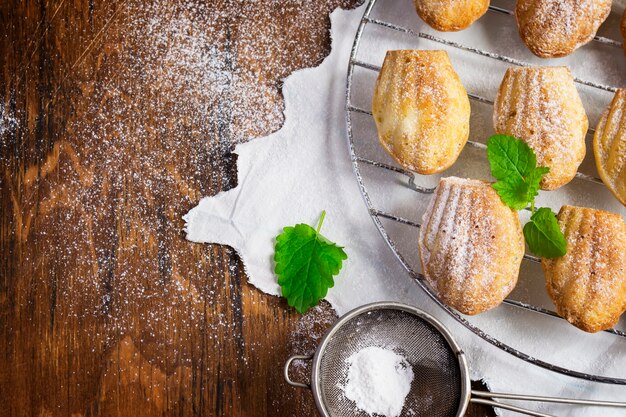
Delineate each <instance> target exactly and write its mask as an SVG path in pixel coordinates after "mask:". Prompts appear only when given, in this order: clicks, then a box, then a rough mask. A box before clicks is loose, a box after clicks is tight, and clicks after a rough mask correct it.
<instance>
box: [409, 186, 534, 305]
mask: <svg viewBox="0 0 626 417" xmlns="http://www.w3.org/2000/svg"><path fill="white" fill-rule="evenodd" d="M418 246H419V252H420V257H421V261H422V271H423V273H424V276H425V277H426V280H427V281H428V282H429V283H430V285H431V286H432V288H433V290H434V291H435V293H436V294H437V295H438V296H439V298H441V300H443V302H445V303H446V304H448V305H450V306H452V307H454V308H455V309H457V310H459V311H460V312H461V313H464V314H478V313H482V312H483V311H486V310H489V309H490V308H493V307H495V306H497V305H499V304H500V303H501V302H502V301H503V300H504V299H505V298H506V296H507V295H508V294H509V293H510V292H511V291H512V290H513V288H514V287H515V284H516V283H517V276H518V273H519V268H520V263H521V261H522V258H523V256H524V236H523V235H522V228H521V226H520V221H519V217H518V215H517V212H516V211H515V210H512V209H511V208H509V207H507V206H506V205H505V204H504V203H503V202H502V200H501V199H500V197H499V196H498V194H497V193H496V191H495V190H494V189H493V188H492V187H491V184H490V183H488V182H485V181H479V180H472V179H462V178H456V177H449V178H443V179H442V180H441V181H440V182H439V186H438V187H437V190H436V191H435V195H434V197H433V199H432V201H431V202H430V206H429V208H428V210H427V211H426V213H425V214H424V221H423V224H422V227H421V230H420V235H419V242H418Z"/></svg>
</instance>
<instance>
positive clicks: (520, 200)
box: [492, 179, 530, 210]
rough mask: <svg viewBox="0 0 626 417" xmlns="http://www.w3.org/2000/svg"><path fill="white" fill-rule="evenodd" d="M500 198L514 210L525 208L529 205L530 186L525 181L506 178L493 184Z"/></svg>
mask: <svg viewBox="0 0 626 417" xmlns="http://www.w3.org/2000/svg"><path fill="white" fill-rule="evenodd" d="M492 187H493V188H494V189H495V190H496V192H497V193H498V195H499V196H500V199H501V200H502V201H503V202H504V204H506V205H507V206H509V207H511V208H512V209H514V210H523V209H524V208H526V206H528V201H529V199H528V196H529V194H530V189H529V186H528V184H527V183H526V182H524V181H518V180H515V179H512V180H511V179H506V180H502V181H497V182H495V183H493V184H492Z"/></svg>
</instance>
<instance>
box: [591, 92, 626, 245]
mask: <svg viewBox="0 0 626 417" xmlns="http://www.w3.org/2000/svg"><path fill="white" fill-rule="evenodd" d="M593 153H594V155H595V157H596V166H597V167H598V174H600V178H602V181H603V182H604V184H605V185H606V186H607V188H608V189H609V190H611V192H612V193H613V195H614V196H615V197H616V198H617V199H618V200H619V201H620V202H621V203H622V204H624V205H625V206H626V90H625V89H619V90H617V92H616V93H615V97H613V101H611V104H610V105H609V107H608V109H606V110H605V112H604V113H603V114H602V118H601V119H600V122H599V123H598V126H597V127H596V133H595V134H594V136H593ZM625 250H626V249H625Z"/></svg>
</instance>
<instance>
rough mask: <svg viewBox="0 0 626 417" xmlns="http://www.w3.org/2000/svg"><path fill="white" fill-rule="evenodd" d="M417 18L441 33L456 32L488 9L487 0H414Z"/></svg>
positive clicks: (467, 25)
mask: <svg viewBox="0 0 626 417" xmlns="http://www.w3.org/2000/svg"><path fill="white" fill-rule="evenodd" d="M414 3H415V10H416V11H417V14H418V16H419V17H420V18H421V19H422V20H423V21H424V22H426V24H428V25H429V26H430V27H432V28H433V29H436V30H438V31H441V32H456V31H459V30H463V29H465V28H467V27H469V26H470V25H471V24H472V23H474V22H475V21H476V20H478V19H479V18H480V17H481V16H483V15H484V14H485V13H486V12H487V9H488V8H489V0H444V1H441V0H415V1H414Z"/></svg>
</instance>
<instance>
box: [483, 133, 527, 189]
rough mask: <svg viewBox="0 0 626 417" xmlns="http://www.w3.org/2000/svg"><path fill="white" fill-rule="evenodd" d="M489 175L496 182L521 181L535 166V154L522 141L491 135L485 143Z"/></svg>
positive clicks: (506, 136)
mask: <svg viewBox="0 0 626 417" xmlns="http://www.w3.org/2000/svg"><path fill="white" fill-rule="evenodd" d="M487 157H488V158H489V166H490V168H491V175H493V176H494V178H495V179H497V180H504V179H511V178H515V179H520V180H523V179H525V178H526V177H527V176H529V175H530V174H531V172H532V171H533V170H534V169H535V167H536V166H537V157H536V156H535V152H533V150H532V149H531V148H530V146H528V145H527V144H526V143H524V141H522V140H520V139H517V138H515V137H513V136H508V135H493V136H491V137H490V138H489V140H488V141H487Z"/></svg>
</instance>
